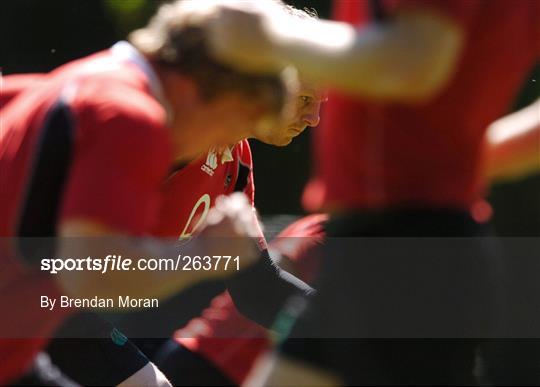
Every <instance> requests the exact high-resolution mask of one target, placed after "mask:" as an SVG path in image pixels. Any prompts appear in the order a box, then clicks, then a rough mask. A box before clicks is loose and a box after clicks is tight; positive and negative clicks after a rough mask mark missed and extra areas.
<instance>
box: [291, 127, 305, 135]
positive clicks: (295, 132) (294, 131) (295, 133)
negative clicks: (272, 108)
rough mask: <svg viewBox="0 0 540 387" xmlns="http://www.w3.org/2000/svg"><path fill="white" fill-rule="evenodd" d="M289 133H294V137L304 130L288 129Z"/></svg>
mask: <svg viewBox="0 0 540 387" xmlns="http://www.w3.org/2000/svg"><path fill="white" fill-rule="evenodd" d="M290 131H291V132H293V133H294V135H295V136H298V135H299V134H300V133H302V132H303V131H304V128H301V129H299V128H290Z"/></svg>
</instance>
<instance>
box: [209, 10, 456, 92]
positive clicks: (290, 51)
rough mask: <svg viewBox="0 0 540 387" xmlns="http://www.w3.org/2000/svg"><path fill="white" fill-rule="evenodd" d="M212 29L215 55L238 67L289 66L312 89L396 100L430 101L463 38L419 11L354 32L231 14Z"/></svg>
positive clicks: (448, 23)
mask: <svg viewBox="0 0 540 387" xmlns="http://www.w3.org/2000/svg"><path fill="white" fill-rule="evenodd" d="M227 12H228V14H227ZM220 19H222V20H220ZM213 28H214V29H213V31H212V35H211V37H212V44H213V47H214V51H215V52H216V55H218V56H220V57H221V58H222V59H224V60H225V61H227V62H229V63H231V64H233V65H236V66H238V67H244V68H247V69H248V70H252V71H271V70H272V69H273V68H276V67H279V66H283V65H286V64H292V65H293V66H295V67H297V68H298V69H299V71H300V73H301V74H302V75H303V76H305V77H306V78H308V79H311V80H312V81H314V82H317V83H319V84H320V85H323V86H332V87H334V88H338V89H341V90H343V91H346V92H351V93H355V94H358V95H362V96H366V97H369V98H375V99H382V100H395V101H403V102H409V101H416V100H423V99H427V98H430V97H432V96H433V95H434V94H435V93H437V92H438V91H439V90H440V89H441V88H442V87H443V86H444V85H445V84H446V82H447V81H448V79H449V77H450V76H451V74H452V72H453V70H454V67H455V63H456V60H457V58H458V57H459V54H460V52H461V49H462V46H463V40H464V37H463V35H464V33H463V31H462V28H461V27H460V26H458V25H457V24H456V23H455V22H454V21H452V20H451V19H449V18H447V17H445V16H444V15H442V14H439V13H436V12H433V11H428V10H424V9H420V8H419V9H409V10H406V11H401V12H399V13H398V14H397V15H395V18H394V19H392V20H391V21H390V22H388V23H385V24H382V25H378V26H376V25H372V26H369V27H366V28H364V29H362V30H359V31H357V30H356V29H354V28H353V27H352V26H350V25H348V24H345V23H339V22H332V21H319V20H311V19H308V20H303V19H301V20H299V19H298V18H292V17H290V16H289V17H288V18H287V17H286V16H282V17H275V16H274V15H272V17H266V18H263V17H262V16H259V17H258V18H257V17H256V16H254V15H253V14H249V13H247V12H240V11H237V10H229V11H225V15H224V16H223V18H218V19H216V25H215V26H214V27H213ZM248 31H249V33H248Z"/></svg>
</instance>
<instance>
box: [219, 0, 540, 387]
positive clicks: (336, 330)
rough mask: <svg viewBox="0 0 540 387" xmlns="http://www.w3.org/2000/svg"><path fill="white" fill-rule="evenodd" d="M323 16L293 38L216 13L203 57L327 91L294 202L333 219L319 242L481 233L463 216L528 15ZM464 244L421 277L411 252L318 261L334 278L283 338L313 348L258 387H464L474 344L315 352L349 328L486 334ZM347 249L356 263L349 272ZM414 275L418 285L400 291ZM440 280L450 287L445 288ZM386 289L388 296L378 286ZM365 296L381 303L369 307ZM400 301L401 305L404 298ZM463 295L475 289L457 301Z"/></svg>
mask: <svg viewBox="0 0 540 387" xmlns="http://www.w3.org/2000/svg"><path fill="white" fill-rule="evenodd" d="M335 5H336V13H335V17H336V19H337V20H340V21H342V22H329V21H320V22H319V21H312V20H306V21H304V22H303V23H296V24H294V26H293V25H292V23H290V24H289V23H288V21H287V16H286V15H285V14H279V12H277V10H276V13H275V14H274V15H272V17H269V16H267V15H265V14H263V13H258V12H257V11H254V10H253V9H248V8H247V7H243V8H242V7H238V8H236V9H233V7H230V8H225V7H224V9H223V13H224V14H225V15H227V16H225V17H223V18H221V19H220V20H216V22H215V23H214V25H213V27H214V34H213V40H212V44H213V48H214V50H215V52H216V55H218V56H219V57H221V58H222V59H224V60H227V61H228V62H229V63H231V64H233V65H235V66H237V67H238V68H243V69H246V70H250V71H256V72H272V71H273V70H274V69H276V68H280V67H281V66H283V65H284V64H293V65H294V66H296V67H297V68H298V69H299V71H300V73H301V74H302V76H304V77H306V78H307V79H310V80H311V81H314V82H317V83H318V84H319V85H326V86H330V87H332V88H333V89H334V90H335V92H333V93H331V94H330V97H329V103H328V106H327V110H326V112H325V113H326V114H325V116H324V119H323V124H322V128H321V130H320V131H318V133H317V138H316V140H315V147H316V150H317V159H316V162H317V170H316V178H315V179H314V181H313V182H312V183H311V184H310V186H309V187H308V188H307V190H306V194H305V205H306V206H307V207H308V208H312V209H315V208H321V207H322V208H324V209H326V210H328V211H331V213H332V219H331V221H330V222H329V226H328V230H329V233H328V235H329V237H330V236H373V237H381V236H398V237H403V236H409V237H415V236H416V237H420V236H436V237H447V236H457V237H471V236H481V235H484V230H483V229H482V227H481V225H478V224H476V223H475V221H474V220H473V219H472V218H471V216H470V211H469V210H470V207H471V206H472V205H473V204H474V203H475V202H476V201H477V200H478V199H479V198H480V197H481V195H482V193H483V192H482V191H483V189H482V188H483V186H484V184H485V183H484V182H483V181H482V178H481V176H482V173H481V166H482V162H481V161H482V160H481V158H482V152H481V148H482V142H483V138H484V133H485V130H486V127H487V126H488V124H489V123H490V122H492V121H494V120H495V119H497V118H499V117H500V116H502V115H503V114H504V113H505V112H506V109H508V107H509V105H510V102H511V101H512V99H513V98H514V96H515V95H516V94H517V92H518V90H519V88H520V87H521V85H522V83H523V81H524V78H525V76H526V74H527V73H528V72H529V71H530V70H531V69H532V66H533V65H534V64H535V63H536V61H537V60H538V57H539V54H540V39H538V36H540V32H539V28H540V20H539V18H540V3H538V2H535V1H527V0H522V1H515V2H512V3H508V2H506V1H504V0H493V1H485V2H484V1H475V0H472V1H469V0H464V1H451V2H450V1H439V0H411V1H403V0H388V1H385V0H381V1H377V0H373V1H336V2H335ZM344 22H345V23H344ZM351 24H353V25H354V26H351ZM283 25H287V26H289V25H290V28H283ZM355 27H356V28H355ZM247 31H249V33H247ZM488 36H489V39H488V38H487V37H488ZM255 52H256V53H257V55H253V54H254V53H255ZM339 247H340V246H338V248H339ZM472 247H473V248H472V249H470V251H475V252H476V253H474V254H473V257H474V259H472V260H468V261H464V259H465V255H467V254H465V255H464V256H460V255H456V256H455V257H453V258H454V261H452V259H451V258H452V257H445V258H449V259H444V260H442V261H444V262H445V265H439V266H438V267H434V266H432V263H431V262H429V261H425V263H426V264H425V265H422V266H418V265H417V262H420V261H421V259H420V258H421V255H422V252H418V256H413V255H412V253H411V254H407V252H405V251H404V252H401V253H400V252H394V254H392V255H388V256H384V258H388V260H390V262H392V260H391V259H392V257H393V258H396V262H398V259H399V258H400V257H401V258H402V259H403V260H406V261H405V262H409V265H408V266H405V267H402V266H401V265H389V267H383V266H381V265H383V263H384V262H387V260H386V259H381V260H380V262H377V261H376V260H374V259H372V258H371V257H369V256H368V257H366V258H365V259H364V256H363V254H362V252H360V251H359V254H361V255H362V259H359V258H358V257H354V255H355V254H353V252H351V251H348V252H346V253H344V252H343V251H341V252H340V251H339V250H338V249H337V250H335V251H329V253H330V252H333V253H334V255H335V259H333V260H332V265H334V266H333V267H334V269H335V270H337V273H341V275H340V276H339V278H338V277H336V275H337V274H336V271H334V274H333V277H332V276H329V278H327V279H326V280H323V281H325V282H323V283H322V284H321V285H320V287H319V288H318V289H319V293H318V296H316V298H315V302H312V303H311V305H310V307H309V312H308V313H307V314H304V315H303V317H300V319H299V320H298V322H297V324H296V327H295V328H294V330H293V332H292V335H293V336H295V337H306V336H316V337H317V338H319V339H320V340H319V339H317V340H315V339H314V340H311V342H309V341H301V340H300V341H298V340H296V341H295V340H288V341H287V342H286V343H285V344H284V346H283V348H282V352H283V353H284V356H282V357H280V358H279V359H278V360H277V363H276V364H275V367H274V368H273V370H274V371H268V370H269V369H271V368H272V367H267V368H266V370H267V371H268V373H267V374H266V376H267V377H266V378H264V379H266V382H267V383H269V384H282V383H287V384H336V383H348V384H365V383H368V384H381V383H383V384H403V383H404V384H415V383H421V384H470V383H475V382H476V381H477V380H476V376H475V375H474V373H473V369H474V365H475V353H476V351H477V349H478V341H476V340H470V341H462V342H459V340H448V341H437V340H425V341H423V342H422V341H418V340H417V341H412V342H411V341H406V340H403V341H399V340H394V341H392V340H390V341H386V342H384V341H380V342H376V341H368V340H364V341H362V340H354V339H352V337H358V338H362V337H366V336H365V333H364V334H362V333H359V334H358V335H353V336H351V335H352V333H347V334H345V336H346V337H348V338H349V339H348V340H346V339H345V338H344V339H342V340H334V341H331V340H324V338H330V337H335V335H336V334H343V331H346V328H351V329H353V332H354V329H356V328H358V327H361V326H369V327H377V329H378V328H379V327H381V326H384V327H389V329H388V330H387V331H384V333H382V337H389V336H388V335H391V333H389V332H392V329H397V331H398V332H399V329H400V328H401V327H411V330H410V332H420V333H418V334H419V335H420V336H421V335H422V332H439V333H435V334H434V336H432V337H440V336H437V335H440V334H441V333H440V332H441V331H437V329H435V330H433V329H432V328H433V327H437V326H438V324H439V323H444V321H452V322H453V323H455V324H456V327H458V326H459V327H460V328H463V329H464V330H465V331H466V332H469V333H467V334H466V336H467V335H471V336H469V337H479V336H482V335H484V334H487V335H489V332H491V331H490V329H491V323H496V322H498V320H496V321H492V320H493V319H492V318H491V317H492V315H493V313H496V311H495V310H496V309H497V307H496V304H497V301H498V298H497V296H496V283H497V282H498V281H499V278H498V277H497V262H496V261H497V260H496V259H495V258H494V257H492V256H490V254H489V253H488V252H487V251H485V247H483V246H481V243H478V244H477V245H474V246H472ZM380 248H381V249H383V250H381V251H379V252H381V253H382V252H384V246H383V247H380ZM347 253H348V254H350V255H353V257H352V258H356V259H348V260H347V257H346V256H345V255H347ZM372 253H373V252H372ZM375 253H376V252H375ZM387 253H388V252H387ZM424 253H425V252H424ZM340 254H341V255H340ZM440 254H444V255H447V254H449V252H447V251H444V250H443V251H440ZM401 255H403V256H401ZM373 256H376V254H374V255H373ZM368 263H369V264H373V265H375V266H369V264H368ZM462 264H463V265H466V267H468V268H469V270H468V272H467V276H468V277H467V279H465V278H464V277H463V273H462V274H460V273H459V269H458V267H459V266H460V265H462ZM443 266H444V268H445V269H444V270H443V269H442V267H443ZM394 267H396V268H397V267H399V268H400V270H401V273H398V272H397V271H396V270H392V268H394ZM418 270H422V273H425V276H424V279H425V281H414V282H411V283H410V284H409V287H408V288H406V289H405V288H401V287H400V286H397V284H399V283H401V281H402V279H403V280H405V281H407V279H408V278H410V279H412V278H415V277H416V276H417V273H418ZM349 273H355V275H349ZM330 277H331V278H330ZM332 278H333V280H334V281H333V282H332ZM450 278H456V281H457V283H459V286H449V287H448V286H446V285H444V284H447V283H448V282H447V281H448V280H449V279H450ZM388 281H390V282H391V283H392V282H394V283H395V284H396V286H394V287H393V288H387V287H384V286H381V285H382V284H384V283H388ZM374 289H377V290H380V291H385V292H387V293H385V294H381V292H380V291H379V292H378V293H377V296H378V297H379V298H378V299H377V298H375V299H373V297H371V298H369V297H368V295H370V294H371V292H372V291H373V290H374ZM382 289H384V290H382ZM410 289H414V291H412V293H413V294H414V296H410V297H408V296H407V294H409V293H408V292H409V290H410ZM445 289H452V292H450V293H447V290H445ZM462 289H475V290H474V292H472V291H471V292H472V293H471V294H470V295H469V297H468V298H467V299H463V297H461V296H460V291H462ZM449 294H450V297H455V298H453V299H452V298H450V299H449V300H448V301H449V302H448V303H440V305H438V306H437V305H432V304H431V303H430V301H429V300H432V299H437V298H439V299H440V300H443V299H445V298H444V297H446V296H448V295H449ZM346 295H350V296H346ZM353 299H354V300H353ZM338 301H340V302H339V303H338ZM423 303H425V305H432V306H430V307H427V306H425V305H424V306H422V305H423ZM443 304H444V306H443ZM492 304H493V305H492ZM335 305H340V307H336V306H335ZM396 305H398V306H399V307H398V308H395V306H396ZM422 308H423V312H422V313H414V312H413V311H422ZM328 310H332V311H333V312H334V313H333V314H330V315H329V314H328ZM394 310H395V311H394ZM397 310H401V311H404V312H403V313H398V312H396V311H397ZM383 316H386V317H384V318H383ZM414 328H416V330H415V329H414ZM458 331H459V329H456V330H455V331H453V332H458ZM340 332H341V333H340ZM424 334H425V333H424ZM462 334H463V333H455V334H454V336H451V337H463V336H462ZM332 335H334V336H332ZM378 337H381V336H378ZM390 337H396V336H390ZM397 337H402V336H401V335H400V334H397ZM356 341H357V342H356ZM353 354H354V355H353ZM261 370H263V368H261ZM261 372H262V371H261ZM268 375H270V376H268ZM259 376H260V375H259ZM251 382H252V383H260V380H259V381H257V379H256V377H255V378H254V379H253V380H250V383H251Z"/></svg>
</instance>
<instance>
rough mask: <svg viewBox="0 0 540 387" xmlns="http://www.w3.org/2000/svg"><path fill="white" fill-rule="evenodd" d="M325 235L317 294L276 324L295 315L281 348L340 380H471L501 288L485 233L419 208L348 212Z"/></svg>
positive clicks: (456, 215) (462, 219)
mask: <svg viewBox="0 0 540 387" xmlns="http://www.w3.org/2000/svg"><path fill="white" fill-rule="evenodd" d="M327 230H328V239H327V242H326V245H325V246H324V256H325V260H324V266H323V268H322V270H321V273H322V274H321V278H320V279H319V282H318V284H316V285H315V287H316V288H317V289H318V293H317V295H316V296H315V297H314V298H313V300H312V301H311V302H309V304H308V306H307V308H306V309H305V310H304V311H302V312H300V313H299V316H298V317H297V316H295V309H294V308H288V309H287V308H286V309H285V311H284V312H283V313H284V315H281V316H280V317H279V318H278V324H277V325H278V326H280V325H282V324H279V319H282V320H287V319H289V320H294V319H296V321H295V323H294V325H293V327H292V330H291V333H290V334H289V339H287V340H286V341H285V342H284V343H283V345H282V346H281V351H282V352H283V353H284V354H285V355H286V356H288V357H292V358H297V359H300V360H304V361H307V362H308V363H311V364H313V365H315V366H318V367H321V368H323V369H326V370H328V371H330V372H333V373H335V374H337V375H339V376H340V377H341V378H342V379H343V380H344V381H345V382H346V383H347V384H355V385H365V384H449V385H453V384H474V383H475V382H476V381H477V380H478V379H477V376H478V375H476V372H477V371H476V369H477V367H476V366H477V364H476V362H475V359H476V357H477V352H478V348H479V345H480V343H481V340H480V339H479V338H480V337H482V336H484V335H490V334H491V333H492V332H493V329H496V328H495V327H494V324H493V323H494V322H496V321H497V320H498V318H499V313H500V308H499V305H498V303H499V301H500V297H501V293H502V291H503V290H502V289H500V287H499V285H498V284H499V283H500V276H501V275H502V267H501V262H500V260H499V259H498V258H497V257H496V254H494V251H491V249H490V247H489V246H486V243H485V242H486V240H485V239H484V238H477V237H480V236H485V230H484V229H483V228H482V227H481V226H479V225H477V224H476V223H475V222H474V221H473V220H472V219H470V217H469V216H468V214H466V213H461V212H454V211H425V210H422V211H395V212H387V213H379V214H368V213H357V214H350V215H347V216H346V217H341V218H334V219H333V220H331V221H330V222H329V224H328V225H327ZM337 237H347V238H345V239H340V238H337ZM359 237H361V238H359ZM449 237H451V238H452V239H448V238H449ZM463 237H464V238H463ZM453 238H459V239H458V240H459V242H457V243H455V241H456V239H453ZM296 304H297V305H299V304H300V303H298V302H297V303H296ZM300 309H301V308H300ZM298 310H299V309H298ZM287 314H289V315H288V316H287Z"/></svg>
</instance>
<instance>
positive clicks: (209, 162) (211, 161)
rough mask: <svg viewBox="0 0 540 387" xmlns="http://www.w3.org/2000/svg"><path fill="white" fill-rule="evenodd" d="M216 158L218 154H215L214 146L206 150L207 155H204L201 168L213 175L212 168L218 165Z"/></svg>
mask: <svg viewBox="0 0 540 387" xmlns="http://www.w3.org/2000/svg"><path fill="white" fill-rule="evenodd" d="M217 158H218V155H217V150H216V148H211V149H210V150H209V151H208V155H207V156H206V161H205V163H204V164H203V165H202V166H201V170H203V171H204V172H206V173H207V174H208V175H210V176H214V170H215V169H216V168H217V166H218V161H217Z"/></svg>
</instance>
